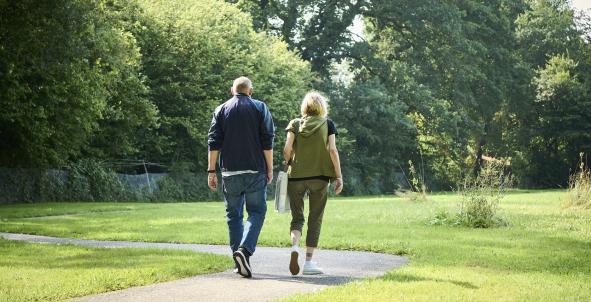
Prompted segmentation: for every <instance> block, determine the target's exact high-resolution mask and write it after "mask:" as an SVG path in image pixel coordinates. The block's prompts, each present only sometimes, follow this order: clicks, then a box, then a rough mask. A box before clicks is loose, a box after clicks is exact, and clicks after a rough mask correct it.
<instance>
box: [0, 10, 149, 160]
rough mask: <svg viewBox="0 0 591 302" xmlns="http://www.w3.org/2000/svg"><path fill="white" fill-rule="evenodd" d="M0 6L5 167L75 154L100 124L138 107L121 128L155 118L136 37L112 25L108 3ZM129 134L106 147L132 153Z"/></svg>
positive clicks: (0, 131) (0, 127)
mask: <svg viewBox="0 0 591 302" xmlns="http://www.w3.org/2000/svg"><path fill="white" fill-rule="evenodd" d="M0 5H1V7H0V23H1V24H0V45H1V46H0V106H2V111H1V112H0V136H1V137H2V139H1V140H0V144H1V147H0V150H2V151H0V165H4V166H34V167H38V166H56V165H57V166H59V165H63V164H65V163H66V162H67V161H71V160H76V159H77V158H79V157H80V156H82V154H83V153H84V152H87V151H88V150H89V149H88V147H89V145H90V141H91V138H92V136H93V134H95V133H96V132H97V131H99V129H101V126H106V125H108V124H111V123H112V122H115V121H117V120H119V121H122V119H121V118H120V116H123V115H127V113H130V112H131V111H133V114H132V116H129V117H126V118H128V119H129V120H127V121H125V122H123V124H125V125H128V127H127V126H126V127H123V128H120V129H118V132H120V133H123V132H124V130H125V129H128V128H134V127H135V128H137V127H139V126H140V125H141V126H143V125H146V124H151V123H153V121H154V118H155V109H154V108H153V106H152V105H151V104H150V103H149V102H147V101H146V99H145V90H146V87H145V85H144V84H143V82H142V78H141V76H140V74H139V73H138V68H139V63H140V61H139V52H138V49H137V47H136V45H135V41H134V39H133V38H132V37H130V36H129V34H128V33H126V32H125V31H124V30H122V28H121V27H120V26H117V25H115V26H114V25H113V24H117V23H118V21H117V18H115V16H112V15H110V14H109V13H108V12H107V11H106V10H107V9H106V6H108V2H107V1H97V2H88V1H68V2H59V1H58V2H43V3H38V2H36V1H17V2H14V1H12V2H1V3H0ZM131 107H133V108H131ZM138 108H141V109H142V110H137V109H138ZM118 116H119V117H118ZM132 117H135V120H133V119H132ZM107 128H108V127H105V128H104V130H105V131H109V130H107ZM124 136H125V135H119V137H120V138H121V139H118V140H116V141H115V143H121V145H122V148H123V149H124V150H116V149H117V147H113V148H111V149H112V150H111V151H105V152H104V153H105V154H112V153H126V152H129V151H130V150H129V148H128V147H126V146H125V145H127V144H128V142H127V140H126V139H123V137H124ZM102 140H103V141H104V139H102ZM98 141H101V139H100V138H99V139H97V142H98ZM111 143H113V142H111ZM99 144H100V143H99ZM91 153H93V152H91ZM101 153H103V152H101Z"/></svg>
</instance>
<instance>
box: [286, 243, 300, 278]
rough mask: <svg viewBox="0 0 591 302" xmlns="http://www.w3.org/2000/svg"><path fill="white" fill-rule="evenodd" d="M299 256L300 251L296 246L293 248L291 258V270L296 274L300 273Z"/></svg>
mask: <svg viewBox="0 0 591 302" xmlns="http://www.w3.org/2000/svg"><path fill="white" fill-rule="evenodd" d="M299 256H300V253H299V252H298V250H297V249H295V248H294V249H292V250H291V260H289V272H290V273H291V274H292V275H294V276H295V275H297V274H299V273H300V264H299V263H298V257H299Z"/></svg>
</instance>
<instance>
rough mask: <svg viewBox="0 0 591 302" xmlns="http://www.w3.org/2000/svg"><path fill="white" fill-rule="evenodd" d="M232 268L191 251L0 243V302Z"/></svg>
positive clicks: (45, 298) (58, 296)
mask: <svg viewBox="0 0 591 302" xmlns="http://www.w3.org/2000/svg"><path fill="white" fill-rule="evenodd" d="M231 266H232V260H231V259H230V258H229V257H223V256H219V255H211V254H204V253H194V252H190V251H178V250H159V249H120V248H116V249H107V248H89V247H80V246H73V245H50V244H39V243H25V242H14V241H7V240H3V239H0V284H1V286H0V301H11V302H20V301H60V300H64V299H68V298H73V297H80V296H84V295H90V294H96V293H101V292H107V291H113V290H118V289H124V288H128V287H133V286H140V285H146V284H151V283H156V282H163V281H169V280H174V279H179V278H183V277H188V276H193V275H198V274H205V273H212V272H218V271H223V270H226V269H228V268H230V267H231Z"/></svg>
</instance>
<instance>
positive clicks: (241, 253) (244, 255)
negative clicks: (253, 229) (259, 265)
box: [232, 248, 252, 278]
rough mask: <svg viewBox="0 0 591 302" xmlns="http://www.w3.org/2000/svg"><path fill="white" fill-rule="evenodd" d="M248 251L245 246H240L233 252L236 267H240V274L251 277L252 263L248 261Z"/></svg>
mask: <svg viewBox="0 0 591 302" xmlns="http://www.w3.org/2000/svg"><path fill="white" fill-rule="evenodd" d="M248 257H249V256H248V252H247V251H245V250H244V249H243V248H239V249H238V250H237V251H235V252H234V253H233V254H232V258H234V262H235V263H236V267H237V268H238V274H240V275H241V276H242V277H245V278H251V277H252V272H251V270H250V263H249V261H248Z"/></svg>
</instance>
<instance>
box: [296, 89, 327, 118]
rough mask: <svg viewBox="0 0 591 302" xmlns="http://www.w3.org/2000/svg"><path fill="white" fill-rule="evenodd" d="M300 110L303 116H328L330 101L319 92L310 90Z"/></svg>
mask: <svg viewBox="0 0 591 302" xmlns="http://www.w3.org/2000/svg"><path fill="white" fill-rule="evenodd" d="M300 111H301V113H302V116H309V115H317V116H321V117H326V116H327V115H328V102H327V101H326V98H325V97H324V96H322V95H321V94H320V93H319V92H317V91H310V92H308V93H307V94H306V96H305V97H304V100H303V101H302V106H301V107H300Z"/></svg>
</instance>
